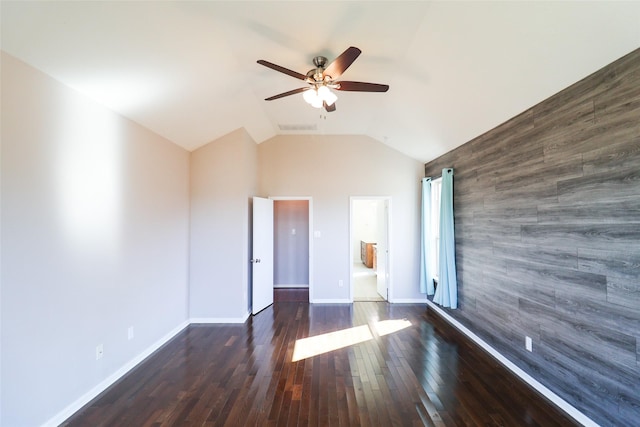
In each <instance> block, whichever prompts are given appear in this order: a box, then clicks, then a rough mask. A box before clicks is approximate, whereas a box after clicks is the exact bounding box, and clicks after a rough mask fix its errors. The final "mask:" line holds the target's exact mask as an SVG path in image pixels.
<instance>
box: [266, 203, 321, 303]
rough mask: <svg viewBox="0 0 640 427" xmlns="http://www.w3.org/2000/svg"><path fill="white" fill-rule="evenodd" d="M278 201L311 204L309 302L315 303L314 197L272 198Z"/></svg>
mask: <svg viewBox="0 0 640 427" xmlns="http://www.w3.org/2000/svg"><path fill="white" fill-rule="evenodd" d="M269 198H270V199H271V200H273V201H277V200H290V201H295V200H306V201H307V202H308V203H309V302H310V303H312V302H313V197H309V196H271V197H269Z"/></svg>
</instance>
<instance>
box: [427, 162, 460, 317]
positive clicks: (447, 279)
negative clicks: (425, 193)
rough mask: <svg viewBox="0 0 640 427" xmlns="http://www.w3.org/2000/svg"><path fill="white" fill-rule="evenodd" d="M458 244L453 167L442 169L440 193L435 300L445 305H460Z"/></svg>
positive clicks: (455, 306) (451, 306) (452, 306)
mask: <svg viewBox="0 0 640 427" xmlns="http://www.w3.org/2000/svg"><path fill="white" fill-rule="evenodd" d="M455 255H456V246H455V236H454V233H453V169H450V168H449V169H442V189H441V193H440V265H439V266H438V287H437V289H436V292H435V295H434V296H433V302H435V303H436V304H440V305H441V306H443V307H450V308H457V307H458V281H457V277H456V259H455Z"/></svg>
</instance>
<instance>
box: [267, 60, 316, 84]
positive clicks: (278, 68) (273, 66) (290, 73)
mask: <svg viewBox="0 0 640 427" xmlns="http://www.w3.org/2000/svg"><path fill="white" fill-rule="evenodd" d="M258 64H260V65H264V66H265V67H267V68H271V69H272V70H276V71H280V72H281V73H284V74H286V75H288V76H291V77H295V78H296V79H300V80H306V79H307V76H305V75H304V74H300V73H298V72H296V71H292V70H290V69H288V68H284V67H281V66H279V65H276V64H274V63H272V62H269V61H265V60H264V59H259V60H258Z"/></svg>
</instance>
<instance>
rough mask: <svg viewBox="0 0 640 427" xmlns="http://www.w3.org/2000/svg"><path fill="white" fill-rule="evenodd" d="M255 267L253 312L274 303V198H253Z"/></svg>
mask: <svg viewBox="0 0 640 427" xmlns="http://www.w3.org/2000/svg"><path fill="white" fill-rule="evenodd" d="M251 263H252V269H253V284H252V304H251V312H252V313H253V314H257V313H259V312H260V311H262V310H264V309H265V308H267V307H269V306H270V305H271V304H273V200H270V199H263V198H261V197H254V198H253V255H252V258H251Z"/></svg>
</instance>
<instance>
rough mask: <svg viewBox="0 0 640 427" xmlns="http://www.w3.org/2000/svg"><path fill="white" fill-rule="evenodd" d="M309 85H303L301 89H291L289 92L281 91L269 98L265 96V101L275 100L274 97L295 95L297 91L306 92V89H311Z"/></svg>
mask: <svg viewBox="0 0 640 427" xmlns="http://www.w3.org/2000/svg"><path fill="white" fill-rule="evenodd" d="M309 89H310V88H308V87H301V88H299V89H294V90H290V91H289V92H283V93H279V94H277V95H273V96H270V97H269V98H265V99H264V100H265V101H273V100H274V99H280V98H284V97H285V96H289V95H295V94H296V93H301V92H304V91H305V90H309Z"/></svg>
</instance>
